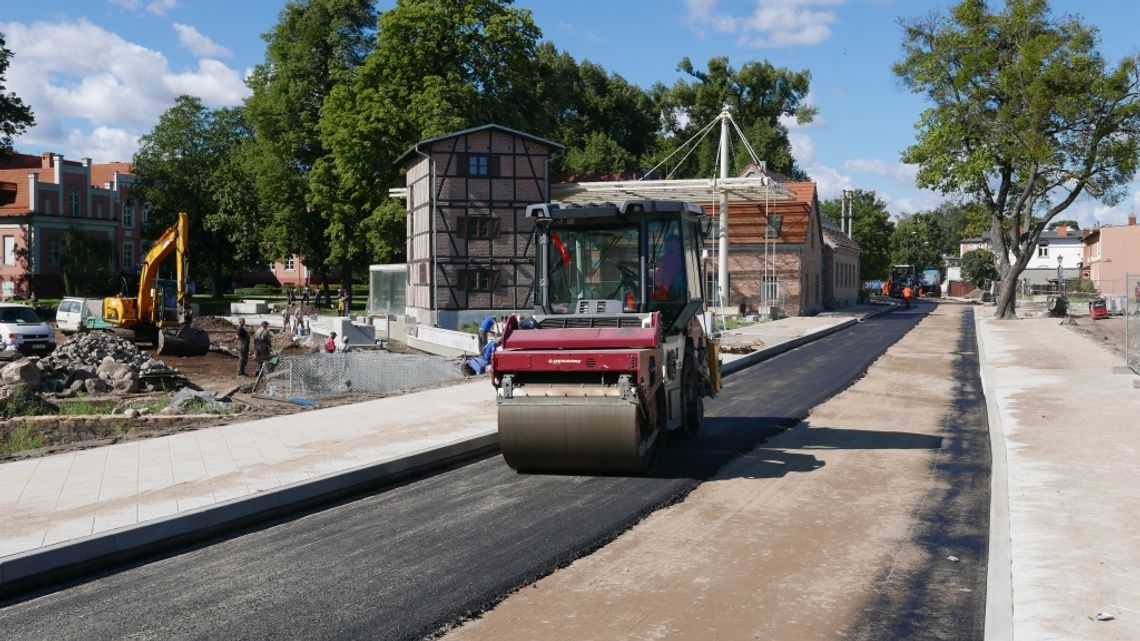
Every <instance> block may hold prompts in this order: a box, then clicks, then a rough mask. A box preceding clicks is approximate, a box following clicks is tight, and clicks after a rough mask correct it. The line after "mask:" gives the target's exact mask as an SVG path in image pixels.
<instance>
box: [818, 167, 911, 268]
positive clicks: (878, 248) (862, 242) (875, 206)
mask: <svg viewBox="0 0 1140 641" xmlns="http://www.w3.org/2000/svg"><path fill="white" fill-rule="evenodd" d="M852 199H853V200H852V211H853V212H854V215H855V219H854V223H853V224H852V230H851V235H852V239H853V240H854V241H855V242H857V243H859V247H860V248H861V249H862V250H863V255H862V256H861V257H860V258H859V279H860V280H875V279H881V278H886V277H888V276H889V275H890V273H891V238H892V234H893V232H894V228H895V224H894V223H893V222H891V218H890V213H889V212H887V203H885V202H883V201H882V200H880V199H879V198H877V197H876V196H875V192H873V191H864V190H862V189H856V190H855V193H854V195H853V196H852ZM840 208H841V204H840V200H839V199H838V198H834V199H831V200H825V201H823V202H822V203H820V211H821V213H822V214H823V215H824V216H826V217H827V218H829V219H830V220H831V221H832V222H833V223H835V224H837V225H838V224H840V220H839V217H840Z"/></svg>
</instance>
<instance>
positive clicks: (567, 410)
mask: <svg viewBox="0 0 1140 641" xmlns="http://www.w3.org/2000/svg"><path fill="white" fill-rule="evenodd" d="M527 216H528V217H531V218H533V219H534V221H535V232H534V233H535V241H536V242H535V248H536V249H535V274H534V285H535V286H534V296H535V313H534V315H533V316H526V317H522V318H520V317H519V316H510V317H508V318H507V320H506V322H505V324H504V330H503V333H502V337H501V339H500V343H499V345H498V348H497V349H496V350H495V352H494V355H493V357H492V368H491V372H492V374H491V376H492V383H493V384H494V386H495V388H496V395H497V400H498V414H499V416H498V420H499V446H500V449H501V451H502V454H503V458H504V459H505V460H506V462H507V464H508V465H509V466H510V467H512V468H513V469H515V470H518V471H521V472H601V473H609V474H646V473H648V472H650V468H651V466H652V464H653V462H654V458H655V453H656V451H657V450H658V449H659V447H660V445H661V443H662V441H663V440H664V437H665V434H666V432H670V433H679V434H681V435H684V436H688V437H695V436H696V435H697V433H698V432H699V431H700V428H701V423H702V421H703V420H704V400H703V399H704V398H705V397H711V396H714V395H715V394H716V393H717V391H719V388H720V369H719V365H718V355H717V341H716V340H715V339H714V338H712V337H711V336H710V332H709V328H708V325H709V324H711V322H710V319H708V318H707V317H706V314H705V298H704V296H703V293H702V286H703V284H704V266H703V261H702V260H701V250H702V248H703V246H704V238H705V235H706V233H707V230H706V224H707V219H706V217H705V215H704V210H703V209H701V208H700V207H698V206H696V205H693V204H690V203H685V202H679V201H666V200H627V201H624V202H622V203H621V204H618V205H613V204H603V205H589V206H581V207H576V206H569V207H568V206H561V205H559V204H554V203H546V204H539V205H531V206H530V207H528V208H527Z"/></svg>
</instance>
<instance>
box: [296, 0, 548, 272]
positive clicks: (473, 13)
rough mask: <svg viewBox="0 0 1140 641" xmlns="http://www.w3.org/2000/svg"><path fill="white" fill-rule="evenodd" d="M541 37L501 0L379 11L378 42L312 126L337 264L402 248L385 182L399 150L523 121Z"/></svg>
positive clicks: (423, 2)
mask: <svg viewBox="0 0 1140 641" xmlns="http://www.w3.org/2000/svg"><path fill="white" fill-rule="evenodd" d="M540 35H541V34H540V32H539V29H538V27H537V26H535V24H534V21H533V20H532V18H531V15H530V12H529V11H525V10H521V9H515V8H512V7H510V6H509V3H508V2H503V1H495V0H438V1H429V0H400V1H399V2H398V3H397V5H396V7H395V8H394V9H392V10H390V11H387V12H385V13H384V14H382V15H381V17H380V22H379V30H378V39H377V42H376V47H375V49H373V51H372V52H371V53H369V54H368V56H367V57H366V58H365V59H364V62H363V64H362V65H361V66H360V67H359V68H357V69H356V70H355V71H354V72H353V74H352V75H351V77H350V78H348V79H347V81H346V82H343V83H341V84H338V85H337V86H336V87H335V88H334V89H333V90H332V92H331V93H330V95H329V97H328V99H327V101H326V103H325V106H324V109H323V110H322V114H321V122H320V126H319V131H320V136H321V142H322V144H323V145H324V146H325V147H326V149H328V150H329V154H328V155H327V156H325V157H323V158H321V159H319V160H318V161H317V163H316V165H315V167H314V171H313V198H312V204H313V205H314V206H316V207H317V208H319V209H321V210H322V211H323V212H325V213H326V216H327V220H328V227H327V230H326V237H327V238H328V240H329V243H330V250H331V251H330V259H331V260H332V261H334V262H336V263H337V264H338V265H340V266H341V268H342V270H345V271H346V272H347V273H348V274H352V273H361V272H362V271H363V269H364V268H365V267H366V266H367V265H368V264H369V262H372V261H375V260H378V259H384V258H387V259H390V260H399V259H400V257H401V256H402V255H403V248H404V229H405V228H404V227H403V226H397V225H396V224H395V220H394V212H395V211H396V210H397V208H396V205H394V204H391V203H389V202H388V193H387V188H388V187H390V186H393V185H395V184H396V182H397V179H398V177H399V175H400V174H399V172H400V168H399V167H397V166H396V165H395V159H396V158H397V157H398V156H399V155H400V154H401V153H402V152H403V151H404V150H406V149H407V148H409V147H410V146H411V145H413V144H414V143H415V142H417V141H418V140H420V139H422V138H424V137H431V136H435V135H439V134H443V133H447V132H450V131H454V130H457V129H463V128H467V127H470V126H474V125H480V124H484V123H488V122H495V123H498V124H502V125H505V126H508V127H519V128H526V126H527V124H528V118H529V117H530V115H531V114H532V113H533V112H534V110H535V92H534V86H535V80H536V72H535V70H536V65H535V62H534V61H535V51H536V43H537V41H538V38H539V37H540ZM401 216H402V214H401ZM396 232H398V234H397V233H396ZM349 279H350V280H351V276H349Z"/></svg>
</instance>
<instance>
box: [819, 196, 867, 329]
mask: <svg viewBox="0 0 1140 641" xmlns="http://www.w3.org/2000/svg"><path fill="white" fill-rule="evenodd" d="M820 220H821V221H822V222H823V304H824V307H827V308H829V309H835V308H840V307H850V306H851V305H855V304H856V303H858V302H859V286H860V285H859V259H860V257H861V256H862V255H863V250H862V249H861V248H860V247H859V243H857V242H855V241H854V240H852V238H851V237H850V236H848V235H847V234H845V233H843V231H842V230H841V229H840V228H839V227H838V226H836V225H834V224H832V223H831V222H830V221H828V220H827V219H826V218H824V217H820Z"/></svg>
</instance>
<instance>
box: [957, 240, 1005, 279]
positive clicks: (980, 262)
mask: <svg viewBox="0 0 1140 641" xmlns="http://www.w3.org/2000/svg"><path fill="white" fill-rule="evenodd" d="M962 278H964V279H965V280H966V282H968V283H972V284H973V285H974V287H985V285H986V281H991V280H997V279H998V269H997V262H996V261H995V260H994V253H993V252H992V251H990V250H988V249H986V248H984V247H982V248H979V249H974V250H971V251H968V252H966V253H965V254H963V255H962Z"/></svg>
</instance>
